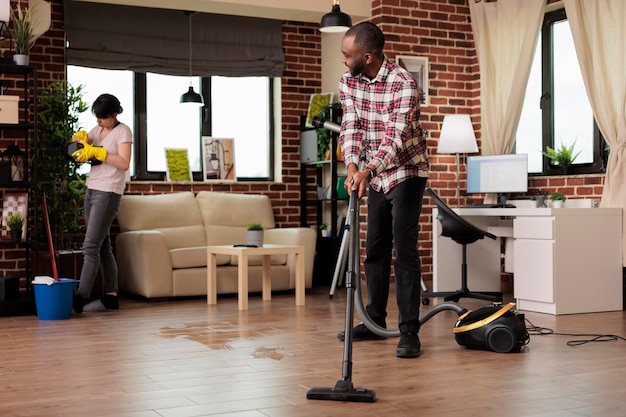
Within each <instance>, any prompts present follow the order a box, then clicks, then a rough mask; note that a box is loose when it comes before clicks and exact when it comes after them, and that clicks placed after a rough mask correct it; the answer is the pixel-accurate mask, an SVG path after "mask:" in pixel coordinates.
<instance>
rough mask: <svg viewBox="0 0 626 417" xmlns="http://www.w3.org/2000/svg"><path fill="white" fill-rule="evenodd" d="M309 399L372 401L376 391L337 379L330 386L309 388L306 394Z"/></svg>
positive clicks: (374, 398)
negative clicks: (332, 385) (356, 386)
mask: <svg viewBox="0 0 626 417" xmlns="http://www.w3.org/2000/svg"><path fill="white" fill-rule="evenodd" d="M306 398H307V399H309V400H327V401H351V402H361V403H373V402H374V401H376V392H375V391H372V390H369V389H366V388H354V387H353V386H352V382H351V381H346V380H343V379H342V380H339V381H337V383H336V384H335V386H334V387H332V388H322V387H316V388H311V389H310V390H309V392H307V394H306Z"/></svg>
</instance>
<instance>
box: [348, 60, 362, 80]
mask: <svg viewBox="0 0 626 417" xmlns="http://www.w3.org/2000/svg"><path fill="white" fill-rule="evenodd" d="M364 69H365V65H363V63H362V62H359V63H358V64H355V65H354V68H352V69H351V70H350V74H352V76H353V77H358V76H359V75H361V74H363V70H364Z"/></svg>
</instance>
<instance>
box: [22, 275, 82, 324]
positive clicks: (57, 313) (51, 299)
mask: <svg viewBox="0 0 626 417" xmlns="http://www.w3.org/2000/svg"><path fill="white" fill-rule="evenodd" d="M77 285H78V280H76V279H69V278H60V279H59V280H58V281H56V282H55V283H54V284H52V285H48V284H36V283H33V287H34V289H35V306H36V307H37V315H38V316H39V320H67V319H69V318H70V317H71V315H72V300H73V299H74V289H75V288H76V286H77Z"/></svg>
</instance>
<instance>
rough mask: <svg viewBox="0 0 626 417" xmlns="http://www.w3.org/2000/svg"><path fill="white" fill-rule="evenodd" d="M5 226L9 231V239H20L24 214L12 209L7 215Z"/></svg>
mask: <svg viewBox="0 0 626 417" xmlns="http://www.w3.org/2000/svg"><path fill="white" fill-rule="evenodd" d="M7 227H8V228H9V231H10V232H11V240H12V241H13V242H21V241H22V231H23V228H24V216H22V213H20V212H19V211H14V212H13V213H11V214H9V216H8V217H7Z"/></svg>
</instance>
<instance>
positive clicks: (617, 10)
mask: <svg viewBox="0 0 626 417" xmlns="http://www.w3.org/2000/svg"><path fill="white" fill-rule="evenodd" d="M564 4H565V12H566V13H567V19H568V20H569V25H570V28H571V31H572V35H573V38H574V46H575V47H576V55H577V56H578V62H579V63H580V68H581V71H582V75H583V80H584V82H585V89H586V90H587V95H588V96H589V101H590V102H591V108H592V109H593V115H594V117H595V119H596V122H597V123H598V127H599V128H600V131H601V132H602V135H603V136H604V139H605V140H606V142H607V143H608V144H609V146H610V147H611V151H610V153H609V161H608V165H607V168H606V177H605V179H604V189H603V192H602V201H601V204H600V205H601V206H602V207H621V208H622V209H626V181H624V178H626V165H625V164H626V2H624V0H602V1H589V0H584V1H583V0H565V1H564ZM622 216H624V217H623V219H624V220H623V221H624V224H626V210H624V211H622ZM622 230H623V229H622ZM622 233H623V232H622ZM622 240H623V242H624V244H623V252H622V262H624V261H625V260H626V235H623V238H622Z"/></svg>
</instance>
